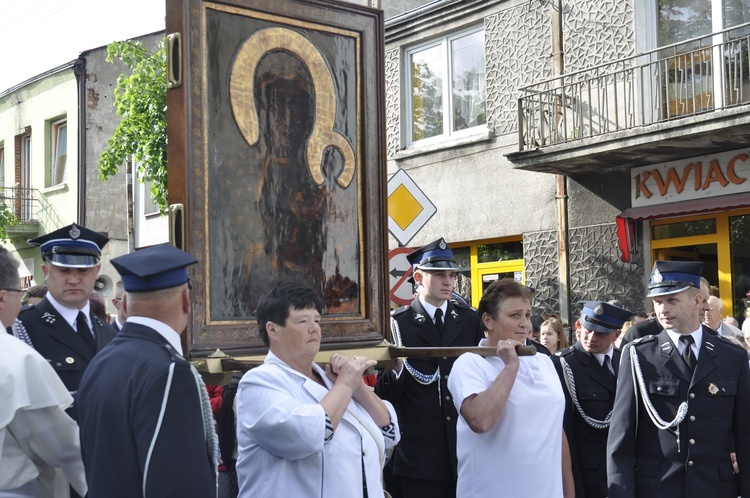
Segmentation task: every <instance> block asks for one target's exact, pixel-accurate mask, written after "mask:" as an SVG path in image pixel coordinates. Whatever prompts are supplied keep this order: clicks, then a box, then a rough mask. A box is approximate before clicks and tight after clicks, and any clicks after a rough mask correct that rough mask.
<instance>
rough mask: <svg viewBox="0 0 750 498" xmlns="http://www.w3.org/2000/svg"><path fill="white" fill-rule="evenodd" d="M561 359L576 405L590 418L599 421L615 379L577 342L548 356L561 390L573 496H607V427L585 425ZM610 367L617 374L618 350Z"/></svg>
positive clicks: (607, 408) (611, 397)
mask: <svg viewBox="0 0 750 498" xmlns="http://www.w3.org/2000/svg"><path fill="white" fill-rule="evenodd" d="M561 358H563V359H564V360H565V362H566V363H567V364H568V365H569V366H570V370H571V372H572V374H573V375H572V377H573V383H574V386H575V393H576V397H577V398H578V404H579V405H580V406H581V409H582V410H583V412H584V413H585V414H586V415H587V416H588V417H590V418H592V419H594V420H599V421H603V420H604V419H606V418H607V415H608V414H609V412H610V411H611V410H612V406H613V405H614V403H615V387H616V381H615V378H614V377H612V375H611V374H609V373H607V371H606V370H605V369H604V367H602V365H600V364H599V361H598V360H597V359H596V357H594V355H592V354H589V353H587V352H586V350H585V349H584V348H583V346H582V345H581V343H580V342H577V343H575V344H574V345H573V346H570V347H569V348H566V349H563V350H562V351H558V352H556V353H555V354H554V355H553V356H552V363H554V365H555V369H556V370H557V375H558V376H559V377H560V382H561V383H562V388H563V392H564V393H565V417H564V420H563V427H564V428H565V434H566V436H567V437H568V444H569V445H570V454H571V459H572V466H573V477H574V480H575V485H576V497H579V498H606V497H607V434H608V433H609V429H607V428H604V429H598V428H594V427H592V426H591V425H589V424H588V423H587V422H586V421H585V420H584V419H583V416H581V413H580V412H579V411H578V409H577V408H576V406H575V405H574V403H573V400H572V397H571V395H570V391H569V390H568V387H567V385H566V383H565V377H564V373H563V368H562V362H561V361H560V360H561ZM610 361H611V362H612V367H613V369H614V371H615V375H617V371H618V368H619V365H620V351H619V350H618V349H617V348H614V349H613V351H612V358H610Z"/></svg>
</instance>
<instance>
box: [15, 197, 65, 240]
mask: <svg viewBox="0 0 750 498" xmlns="http://www.w3.org/2000/svg"><path fill="white" fill-rule="evenodd" d="M0 217H2V218H3V219H4V220H5V221H6V222H8V226H7V227H6V230H5V231H6V233H7V234H8V235H9V236H10V237H11V238H14V239H15V238H18V239H26V238H30V237H35V236H37V235H39V231H40V227H41V226H42V225H44V224H45V223H47V222H49V223H51V224H52V225H51V226H58V225H59V224H60V221H59V217H58V216H57V213H56V212H55V210H54V209H53V208H52V206H51V205H50V204H49V203H48V202H47V200H46V199H45V198H44V196H43V195H41V193H40V192H39V190H38V189H35V188H30V187H21V186H20V185H19V184H17V183H15V184H14V183H6V184H0Z"/></svg>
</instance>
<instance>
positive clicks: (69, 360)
mask: <svg viewBox="0 0 750 498" xmlns="http://www.w3.org/2000/svg"><path fill="white" fill-rule="evenodd" d="M74 362H75V360H74V359H73V358H72V357H71V356H68V357H67V358H65V363H67V364H68V365H72V364H73V363H74Z"/></svg>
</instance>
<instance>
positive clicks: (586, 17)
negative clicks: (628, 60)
mask: <svg viewBox="0 0 750 498" xmlns="http://www.w3.org/2000/svg"><path fill="white" fill-rule="evenodd" d="M563 38H564V45H565V72H566V73H572V72H575V71H578V70H580V69H585V68H587V67H592V66H596V65H598V64H601V63H603V62H607V61H614V60H617V59H622V58H624V57H629V56H631V55H635V33H634V29H633V4H632V2H627V1H626V2H622V1H620V0H583V1H580V2H574V3H566V4H565V5H564V7H563Z"/></svg>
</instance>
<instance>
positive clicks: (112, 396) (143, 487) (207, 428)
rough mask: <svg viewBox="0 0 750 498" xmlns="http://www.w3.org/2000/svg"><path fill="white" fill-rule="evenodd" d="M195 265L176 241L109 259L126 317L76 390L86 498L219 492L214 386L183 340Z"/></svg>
mask: <svg viewBox="0 0 750 498" xmlns="http://www.w3.org/2000/svg"><path fill="white" fill-rule="evenodd" d="M195 263H197V260H196V259H195V258H193V257H192V256H191V255H189V254H187V253H185V252H183V251H181V250H179V249H177V248H175V247H173V246H170V245H169V244H163V245H159V246H155V247H151V248H148V249H143V250H141V251H138V252H135V253H132V254H127V255H125V256H121V257H119V258H115V259H113V260H112V265H113V266H114V267H115V268H116V269H117V271H118V272H120V275H121V276H122V283H123V286H124V288H125V295H124V297H123V300H122V305H123V306H124V307H125V311H126V313H127V316H128V318H127V320H126V321H125V324H124V325H123V327H122V330H121V331H120V333H119V334H118V335H117V337H116V338H115V339H114V340H113V341H112V342H111V343H110V345H109V346H108V347H106V348H105V349H104V350H103V351H102V352H101V353H99V354H98V355H97V357H96V358H94V361H93V362H92V363H91V365H90V366H89V369H88V370H87V371H86V374H85V375H84V378H83V381H82V382H81V386H80V388H79V392H78V399H79V405H80V406H79V425H80V427H81V450H82V453H83V461H84V464H85V467H86V478H87V481H88V484H89V494H88V496H89V498H118V497H122V498H137V497H146V496H149V497H156V496H195V497H208V496H215V495H216V488H215V483H216V465H217V460H216V458H217V442H216V432H215V429H214V427H213V415H212V413H211V407H210V404H209V401H208V393H207V391H206V388H205V385H204V384H203V381H202V380H201V378H200V375H199V374H198V372H197V371H196V370H195V369H194V368H193V367H192V366H191V365H190V362H188V361H187V360H186V359H185V358H183V356H182V346H181V344H180V334H181V333H182V331H183V330H185V327H186V326H187V323H188V315H189V313H190V292H189V290H188V273H187V267H188V266H190V265H193V264H195Z"/></svg>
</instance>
